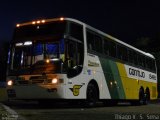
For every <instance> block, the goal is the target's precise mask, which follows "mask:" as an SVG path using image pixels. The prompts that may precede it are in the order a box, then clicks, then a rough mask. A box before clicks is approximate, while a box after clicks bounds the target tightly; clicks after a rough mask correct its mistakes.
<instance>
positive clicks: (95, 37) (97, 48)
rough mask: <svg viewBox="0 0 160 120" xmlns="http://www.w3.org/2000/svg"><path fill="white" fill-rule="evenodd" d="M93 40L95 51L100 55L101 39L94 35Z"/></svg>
mask: <svg viewBox="0 0 160 120" xmlns="http://www.w3.org/2000/svg"><path fill="white" fill-rule="evenodd" d="M94 39H95V43H94V44H95V51H96V52H99V53H102V38H101V37H100V36H98V35H95V36H94Z"/></svg>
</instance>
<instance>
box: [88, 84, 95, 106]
mask: <svg viewBox="0 0 160 120" xmlns="http://www.w3.org/2000/svg"><path fill="white" fill-rule="evenodd" d="M97 101H98V91H97V89H96V86H95V85H94V84H89V85H88V88H87V107H94V106H96V102H97Z"/></svg>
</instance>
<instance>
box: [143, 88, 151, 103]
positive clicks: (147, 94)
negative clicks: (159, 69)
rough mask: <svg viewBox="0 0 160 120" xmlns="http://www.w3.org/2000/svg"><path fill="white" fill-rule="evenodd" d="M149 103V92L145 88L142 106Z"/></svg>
mask: <svg viewBox="0 0 160 120" xmlns="http://www.w3.org/2000/svg"><path fill="white" fill-rule="evenodd" d="M149 101H150V91H149V88H148V87H147V88H146V90H145V94H144V102H143V104H144V105H147V104H148V103H149Z"/></svg>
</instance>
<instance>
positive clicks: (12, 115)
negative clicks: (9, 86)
mask: <svg viewBox="0 0 160 120" xmlns="http://www.w3.org/2000/svg"><path fill="white" fill-rule="evenodd" d="M0 106H2V107H3V108H4V109H5V110H6V111H7V113H6V114H3V115H1V116H2V118H1V119H2V120H26V119H25V118H23V117H22V116H20V115H18V113H17V112H16V111H14V110H13V109H11V108H9V107H8V106H6V105H4V104H2V103H0Z"/></svg>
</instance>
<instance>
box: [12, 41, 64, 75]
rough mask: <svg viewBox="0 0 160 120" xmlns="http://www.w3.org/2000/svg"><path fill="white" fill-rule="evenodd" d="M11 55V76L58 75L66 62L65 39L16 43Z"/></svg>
mask: <svg viewBox="0 0 160 120" xmlns="http://www.w3.org/2000/svg"><path fill="white" fill-rule="evenodd" d="M11 53H12V55H11V59H10V61H11V65H10V72H11V73H10V74H14V73H16V74H42V73H58V72H60V71H61V63H62V61H63V60H64V39H61V40H59V41H56V42H46V41H45V42H36V43H32V42H31V41H26V42H24V43H15V45H14V47H13V48H12V51H11Z"/></svg>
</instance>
